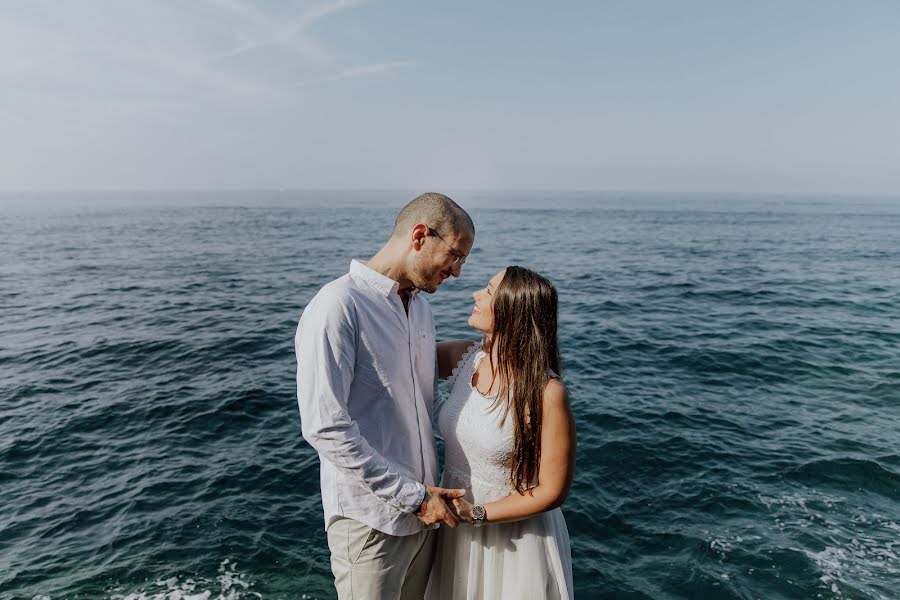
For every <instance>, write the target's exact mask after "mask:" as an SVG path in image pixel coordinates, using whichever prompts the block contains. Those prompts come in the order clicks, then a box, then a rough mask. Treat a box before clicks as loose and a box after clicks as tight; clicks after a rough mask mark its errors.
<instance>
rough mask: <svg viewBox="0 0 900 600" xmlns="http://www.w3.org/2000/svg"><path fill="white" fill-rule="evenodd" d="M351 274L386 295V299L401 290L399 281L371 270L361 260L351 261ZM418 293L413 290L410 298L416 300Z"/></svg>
mask: <svg viewBox="0 0 900 600" xmlns="http://www.w3.org/2000/svg"><path fill="white" fill-rule="evenodd" d="M350 274H351V275H353V276H354V277H359V278H360V279H362V280H364V281H365V282H366V283H368V284H370V285H371V286H372V287H374V288H375V289H376V290H378V291H379V292H381V293H382V294H384V296H385V297H389V296H390V295H391V294H396V293H397V292H398V290H399V289H400V283H399V282H398V281H394V280H393V279H391V278H390V277H388V276H386V275H382V274H381V273H379V272H378V271H375V270H374V269H370V268H369V266H368V265H367V264H366V263H364V262H363V261H361V260H356V259H353V260H351V261H350ZM418 293H419V290H417V289H415V288H413V289H412V290H411V291H410V293H409V297H410V298H414V297H415V295H416V294H418Z"/></svg>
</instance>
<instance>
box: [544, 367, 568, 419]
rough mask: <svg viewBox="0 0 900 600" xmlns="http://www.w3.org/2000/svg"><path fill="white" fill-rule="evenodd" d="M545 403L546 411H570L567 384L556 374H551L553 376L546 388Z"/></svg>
mask: <svg viewBox="0 0 900 600" xmlns="http://www.w3.org/2000/svg"><path fill="white" fill-rule="evenodd" d="M543 401H544V402H543V404H544V411H547V410H565V411H568V410H569V391H568V390H567V389H566V384H564V383H563V382H562V380H561V379H560V378H559V376H558V375H556V374H555V373H552V372H551V376H550V378H549V379H548V380H547V384H546V385H545V386H544V396H543Z"/></svg>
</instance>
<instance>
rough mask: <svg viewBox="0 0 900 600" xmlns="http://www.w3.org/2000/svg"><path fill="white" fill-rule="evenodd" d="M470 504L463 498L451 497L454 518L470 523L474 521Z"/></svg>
mask: <svg viewBox="0 0 900 600" xmlns="http://www.w3.org/2000/svg"><path fill="white" fill-rule="evenodd" d="M472 506H473V504H472V503H471V502H469V501H468V500H466V499H465V498H454V499H453V513H454V514H455V515H456V518H457V519H458V520H459V521H461V522H463V523H468V524H470V525H471V524H472V523H473V522H474V521H475V519H474V518H473V517H472Z"/></svg>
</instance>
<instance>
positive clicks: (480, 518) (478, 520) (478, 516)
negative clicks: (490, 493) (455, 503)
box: [472, 504, 487, 527]
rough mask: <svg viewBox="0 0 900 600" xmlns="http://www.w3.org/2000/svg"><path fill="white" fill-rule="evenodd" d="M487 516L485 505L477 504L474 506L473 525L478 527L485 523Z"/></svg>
mask: <svg viewBox="0 0 900 600" xmlns="http://www.w3.org/2000/svg"><path fill="white" fill-rule="evenodd" d="M486 518H487V512H486V511H485V510H484V507H483V506H480V505H478V504H476V505H475V506H473V507H472V525H475V526H476V527H477V526H478V525H481V524H482V523H484V520H485V519H486Z"/></svg>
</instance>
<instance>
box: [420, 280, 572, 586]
mask: <svg viewBox="0 0 900 600" xmlns="http://www.w3.org/2000/svg"><path fill="white" fill-rule="evenodd" d="M472 296H473V297H474V299H475V307H474V308H473V310H472V315H471V316H470V317H469V325H471V326H472V327H474V328H475V329H477V330H479V331H481V332H482V333H483V334H484V335H483V339H482V341H481V342H480V343H472V342H468V341H461V340H455V341H450V342H443V343H441V344H438V362H439V365H440V373H441V377H446V378H448V383H449V385H450V395H449V397H448V398H447V399H446V401H444V402H443V403H442V404H441V405H440V406H439V407H438V409H437V415H436V421H437V426H438V429H439V431H440V433H441V436H442V437H443V438H444V442H445V448H446V457H445V458H446V460H445V463H446V464H445V468H444V474H443V481H442V483H441V485H442V486H443V487H448V488H466V490H467V495H466V497H465V498H461V499H459V500H455V501H454V510H455V512H456V513H458V515H459V517H460V521H461V524H460V526H459V527H457V528H456V529H450V528H447V527H442V528H441V529H440V531H439V533H438V542H437V544H438V546H437V554H436V556H435V560H434V566H433V567H432V571H431V579H430V581H429V584H428V592H427V594H426V597H427V598H429V599H441V600H442V599H458V598H465V599H467V600H475V599H484V600H494V599H501V598H511V599H512V598H515V599H517V600H518V599H520V598H560V599H567V598H572V597H573V592H572V560H571V552H570V549H569V535H568V531H567V530H566V523H565V520H564V519H563V515H562V512H561V511H560V509H559V506H560V505H561V504H562V503H563V500H564V499H565V497H566V494H567V492H568V490H569V486H570V485H571V483H572V473H573V470H574V466H575V426H574V422H573V419H572V412H571V409H570V408H569V401H568V395H567V393H566V388H565V386H564V385H563V384H562V382H561V381H560V380H559V375H558V373H559V370H560V369H559V346H558V342H557V297H556V290H555V289H554V287H553V284H551V283H550V282H549V281H548V280H547V279H546V278H544V277H542V276H540V275H538V274H537V273H534V272H532V271H529V270H528V269H524V268H522V267H516V266H511V267H507V268H506V269H504V270H503V271H500V272H499V273H497V274H496V275H494V277H493V278H491V280H490V282H488V284H487V286H486V287H485V288H484V289H481V290H478V291H477V292H475V293H474V294H473V295H472ZM454 365H455V366H454ZM451 369H452V371H451Z"/></svg>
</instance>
